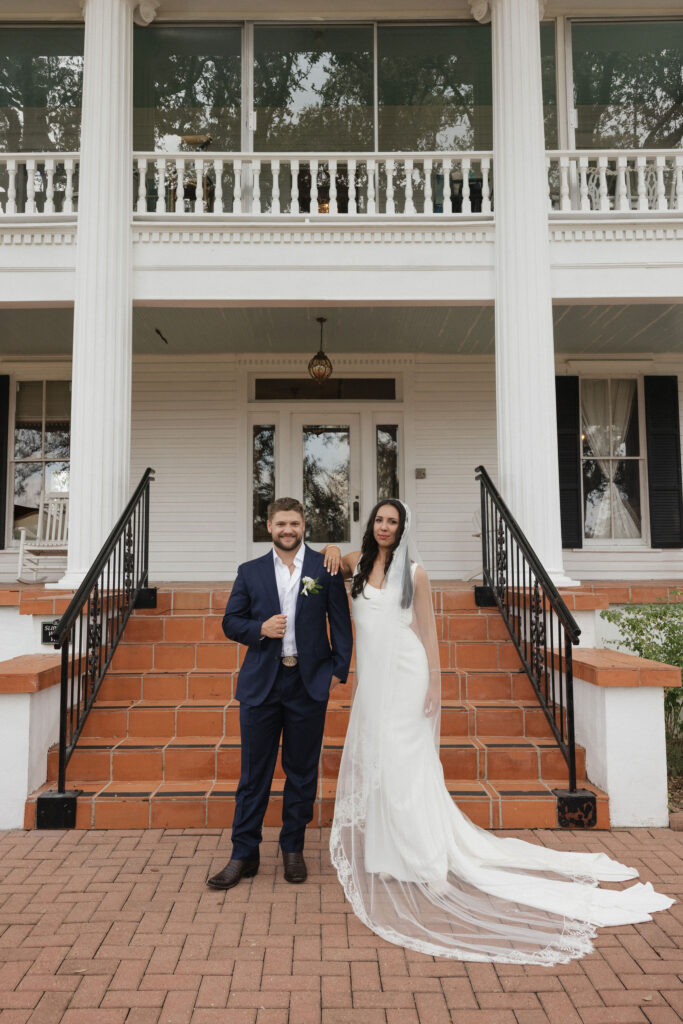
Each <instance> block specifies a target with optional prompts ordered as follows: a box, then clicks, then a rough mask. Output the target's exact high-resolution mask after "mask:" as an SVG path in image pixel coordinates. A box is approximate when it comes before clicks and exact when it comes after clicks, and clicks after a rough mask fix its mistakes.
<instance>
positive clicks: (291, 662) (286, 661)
mask: <svg viewBox="0 0 683 1024" xmlns="http://www.w3.org/2000/svg"><path fill="white" fill-rule="evenodd" d="M280 661H281V662H282V664H283V665H284V666H285V668H294V666H295V665H298V664H299V659H298V658H297V656H296V654H285V656H284V658H280Z"/></svg>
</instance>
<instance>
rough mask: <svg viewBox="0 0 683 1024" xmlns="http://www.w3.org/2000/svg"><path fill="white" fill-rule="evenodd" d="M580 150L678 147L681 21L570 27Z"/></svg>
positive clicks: (682, 106) (682, 109) (681, 130)
mask: <svg viewBox="0 0 683 1024" xmlns="http://www.w3.org/2000/svg"><path fill="white" fill-rule="evenodd" d="M572 51H573V66H574V102H575V106H576V110H577V114H578V125H577V130H576V145H577V146H578V147H579V148H591V147H600V148H603V149H657V148H662V149H673V148H675V147H679V146H681V143H682V141H683V103H682V102H681V78H682V75H683V20H677V21H649V22H645V21H639V22H630V23H629V22H621V23H620V22H615V21H610V22H605V23H603V24H600V23H595V22H594V23H590V24H583V25H582V24H575V25H573V26H572Z"/></svg>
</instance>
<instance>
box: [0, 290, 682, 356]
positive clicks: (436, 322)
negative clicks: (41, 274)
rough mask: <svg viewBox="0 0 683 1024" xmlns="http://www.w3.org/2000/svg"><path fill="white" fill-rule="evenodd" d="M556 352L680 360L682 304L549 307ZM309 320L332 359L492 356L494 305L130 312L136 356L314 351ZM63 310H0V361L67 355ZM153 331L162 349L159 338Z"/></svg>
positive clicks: (68, 317)
mask: <svg viewBox="0 0 683 1024" xmlns="http://www.w3.org/2000/svg"><path fill="white" fill-rule="evenodd" d="M553 315H554V321H555V350H556V351H557V352H561V353H568V354H573V355H578V354H590V355H596V354H607V353H624V354H635V353H653V354H661V353H665V352H669V353H681V352H683V304H668V303H667V304H664V303H661V304H658V303H634V304H630V305H625V304H603V305H566V304H564V305H556V306H554V308H553ZM317 316H326V317H327V318H328V323H327V324H326V327H325V347H326V349H328V350H329V352H330V354H331V356H332V357H334V353H335V352H339V353H350V352H363V353H367V352H378V353H379V352H382V353H386V352H417V353H419V352H425V353H450V354H462V355H486V354H491V353H493V348H494V343H493V338H494V310H493V307H492V306H400V307H397V306H356V307H335V308H327V309H326V308H324V307H322V306H321V307H320V308H316V309H310V308H308V309H303V308H295V307H286V308H282V307H264V308H255V307H246V308H244V307H240V308H236V307H201V308H194V307H188V306H183V307H167V306H157V307H152V306H139V307H136V308H135V310H134V312H133V347H134V352H135V353H136V354H138V355H173V354H188V353H192V352H197V353H225V352H272V353H274V354H277V353H285V352H313V351H314V349H315V348H316V347H317V342H318V325H317V324H316V322H315V318H316V317H317ZM72 329H73V311H72V310H71V309H69V308H48V307H35V308H29V309H10V308H0V358H5V359H16V358H22V357H29V358H35V357H44V358H50V357H55V356H68V355H69V354H70V353H71V336H72ZM157 330H158V331H160V332H161V334H162V335H163V336H164V338H165V339H166V342H167V343H166V342H164V341H163V340H162V338H161V337H160V336H159V334H157Z"/></svg>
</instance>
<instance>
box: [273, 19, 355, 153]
mask: <svg viewBox="0 0 683 1024" xmlns="http://www.w3.org/2000/svg"><path fill="white" fill-rule="evenodd" d="M372 51H373V39H372V27H371V26H369V25H362V26H346V25H322V24H321V25H273V26H268V25H262V26H259V25H257V26H256V28H255V29H254V107H255V111H256V131H255V133H254V149H255V150H256V152H263V151H268V152H272V151H275V150H281V151H287V150H290V151H299V152H313V151H318V152H334V151H336V152H339V151H344V150H347V151H348V150H351V151H353V150H369V149H372V148H373V145H374V125H373V71H372Z"/></svg>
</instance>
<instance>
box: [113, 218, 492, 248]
mask: <svg viewBox="0 0 683 1024" xmlns="http://www.w3.org/2000/svg"><path fill="white" fill-rule="evenodd" d="M493 231H494V226H493V223H492V222H490V223H488V224H486V225H482V226H481V227H477V228H474V227H470V228H468V229H466V228H460V229H450V230H449V229H444V228H432V229H430V228H426V227H425V228H414V229H412V228H411V229H406V228H403V227H401V228H395V229H394V230H387V229H386V228H356V227H354V228H350V227H349V228H346V227H340V228H339V230H336V231H335V230H334V229H331V228H327V229H325V230H321V229H316V228H314V227H312V226H310V225H304V226H302V228H301V229H300V230H298V231H297V230H292V228H289V227H288V228H285V227H283V228H280V229H278V228H274V227H269V228H265V227H264V228H260V229H259V228H249V227H244V228H235V227H234V226H232V225H226V226H217V227H207V226H204V225H202V227H201V228H199V227H191V228H190V227H187V228H173V227H163V228H161V227H160V228H153V227H149V228H146V227H144V228H143V227H142V226H140V225H136V226H135V227H134V228H133V242H134V243H145V244H149V243H153V244H154V243H156V244H163V245H169V244H171V245H188V244H194V245H197V244H199V245H202V244H204V245H215V244H216V243H221V244H224V245H264V244H266V245H269V244H273V245H278V244H280V245H301V244H303V245H320V244H323V245H325V244H327V245H329V244H335V245H358V244H364V245H386V244H387V243H394V244H396V243H398V244H411V245H415V244H424V245H435V244H436V245H444V244H452V243H454V242H457V243H463V242H466V243H482V242H491V241H493Z"/></svg>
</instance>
